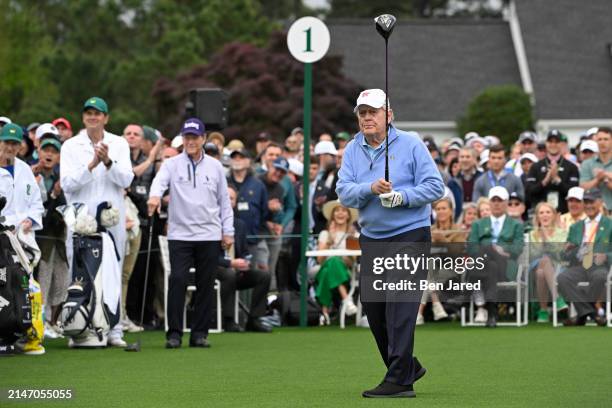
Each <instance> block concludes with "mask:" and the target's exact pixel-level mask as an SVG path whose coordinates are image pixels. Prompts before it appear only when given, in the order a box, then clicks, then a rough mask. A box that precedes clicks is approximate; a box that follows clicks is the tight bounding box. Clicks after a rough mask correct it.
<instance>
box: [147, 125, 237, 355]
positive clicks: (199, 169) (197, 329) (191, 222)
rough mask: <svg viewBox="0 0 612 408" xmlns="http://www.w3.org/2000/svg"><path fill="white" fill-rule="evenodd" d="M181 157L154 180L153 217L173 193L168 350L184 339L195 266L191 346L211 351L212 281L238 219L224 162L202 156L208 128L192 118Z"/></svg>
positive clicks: (170, 161)
mask: <svg viewBox="0 0 612 408" xmlns="http://www.w3.org/2000/svg"><path fill="white" fill-rule="evenodd" d="M181 135H182V137H183V148H184V150H183V153H181V154H179V155H178V156H175V157H173V158H171V159H168V160H166V161H165V162H164V163H163V164H162V167H161V168H160V170H159V173H157V175H156V176H155V179H153V184H152V185H151V193H150V197H149V201H148V207H149V216H151V215H152V214H153V213H154V212H155V211H159V208H160V203H161V197H162V196H163V194H164V192H165V191H166V190H168V189H169V190H170V205H169V207H168V246H169V250H170V269H171V273H170V278H169V288H168V315H167V316H166V318H167V319H168V332H167V333H166V340H167V341H166V348H179V347H180V346H181V337H182V335H183V309H184V306H185V292H186V290H187V276H188V273H189V268H191V267H195V270H196V274H195V280H196V287H197V291H196V292H195V298H194V300H193V308H194V310H193V318H192V321H191V339H190V341H189V346H190V347H210V344H209V343H208V340H207V337H208V325H209V323H210V320H211V316H212V306H213V299H214V290H213V287H214V276H215V272H216V269H217V264H218V262H219V255H220V254H221V250H222V248H223V249H228V248H229V247H231V245H232V244H233V241H234V215H233V211H232V206H231V203H230V200H229V194H228V191H227V181H226V179H225V172H224V170H223V166H222V165H221V163H220V162H219V161H218V160H216V159H214V158H212V157H210V156H207V155H206V154H205V153H204V150H203V146H204V143H205V142H206V133H205V130H204V124H203V123H202V122H201V121H200V120H199V119H197V118H192V119H188V120H187V121H185V123H184V124H183V129H182V131H181Z"/></svg>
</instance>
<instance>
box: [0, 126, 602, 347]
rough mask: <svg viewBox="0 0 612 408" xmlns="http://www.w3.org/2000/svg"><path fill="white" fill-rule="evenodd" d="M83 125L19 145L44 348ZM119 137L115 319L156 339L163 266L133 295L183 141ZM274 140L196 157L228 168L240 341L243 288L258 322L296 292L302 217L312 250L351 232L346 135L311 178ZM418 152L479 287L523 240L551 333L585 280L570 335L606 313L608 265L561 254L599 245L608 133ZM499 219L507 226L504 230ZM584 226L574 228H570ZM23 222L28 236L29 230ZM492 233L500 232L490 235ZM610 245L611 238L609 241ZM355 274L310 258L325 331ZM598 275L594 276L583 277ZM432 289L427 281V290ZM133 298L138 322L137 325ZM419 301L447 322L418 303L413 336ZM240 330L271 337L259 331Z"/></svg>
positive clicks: (143, 132)
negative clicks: (485, 265)
mask: <svg viewBox="0 0 612 408" xmlns="http://www.w3.org/2000/svg"><path fill="white" fill-rule="evenodd" d="M43 119H47V120H50V119H51V118H41V120H43ZM10 123H11V121H10V119H9V118H7V117H0V127H2V126H6V125H8V124H10ZM79 127H80V124H77V123H70V122H69V121H68V120H66V119H65V118H56V119H53V120H50V122H48V123H42V124H41V123H31V124H29V125H27V126H25V127H23V128H22V129H23V131H24V137H22V138H21V140H19V142H18V143H19V146H18V152H17V157H18V158H19V159H21V160H22V161H23V162H25V163H27V164H28V165H29V166H30V168H31V170H32V172H33V174H34V176H35V178H36V182H37V184H38V186H39V188H40V196H41V199H42V203H43V205H44V216H43V219H42V224H41V225H35V226H37V227H39V228H36V229H38V231H37V234H36V239H37V242H38V244H39V247H40V248H41V251H42V259H41V261H40V264H39V266H38V268H37V271H36V274H37V278H38V279H39V280H40V283H41V287H42V293H43V300H44V303H45V305H46V313H45V316H46V332H47V335H48V336H50V337H54V336H59V335H61V333H60V330H59V328H58V327H57V325H56V321H57V320H56V319H57V314H58V310H57V309H58V306H59V304H60V303H61V302H62V301H63V299H64V295H65V291H66V288H67V285H68V284H69V281H70V278H69V276H68V261H67V259H68V258H67V256H66V244H65V241H66V230H65V226H64V225H63V220H62V218H61V216H60V215H59V213H58V212H57V211H55V209H56V208H57V207H59V206H61V205H63V204H65V203H66V197H65V191H64V188H65V186H63V185H61V183H60V168H61V166H63V165H65V163H61V158H64V157H66V156H65V155H64V154H61V152H62V149H64V144H65V143H66V142H67V141H68V140H70V139H71V138H73V137H74V136H73V129H74V130H75V131H76V132H74V134H78V133H79V131H78V128H79ZM122 137H123V138H124V139H125V141H126V142H127V145H128V146H129V152H130V159H131V166H132V171H133V175H134V177H133V180H132V181H131V184H130V185H129V187H127V188H125V189H124V201H125V208H126V211H125V223H124V225H122V228H123V229H124V231H125V237H126V238H125V245H122V247H121V248H119V250H120V251H122V252H123V253H124V254H125V258H124V262H123V275H122V301H121V304H122V311H121V315H122V319H121V321H122V324H123V328H124V330H128V331H132V332H133V331H140V330H143V329H144V328H147V329H154V328H160V327H161V325H162V322H163V319H164V298H163V279H164V272H163V269H162V267H161V261H160V259H159V256H153V257H152V260H153V261H152V263H151V266H150V270H149V274H148V276H149V282H148V285H147V287H148V289H147V292H146V293H143V288H144V287H145V285H144V279H145V270H146V267H147V265H146V252H147V243H148V241H149V234H150V233H152V234H153V237H152V238H153V239H152V242H153V251H154V254H156V255H157V254H158V253H159V247H158V236H159V235H163V234H165V233H166V223H167V214H166V208H167V205H168V203H169V200H171V199H172V197H171V196H170V195H168V194H166V196H165V197H163V199H162V210H161V212H160V214H159V216H158V222H156V223H155V225H154V228H153V229H152V230H151V229H150V228H149V226H150V224H149V223H150V222H151V219H150V218H149V216H148V214H147V199H148V197H149V191H150V188H151V183H152V180H153V178H154V177H155V174H156V172H157V171H158V170H159V168H160V166H161V163H162V162H163V161H164V160H166V159H168V158H170V157H173V156H175V155H177V154H181V152H182V139H181V136H176V137H172V136H171V135H162V134H161V133H160V132H159V131H157V130H155V129H154V128H153V127H150V126H145V125H141V124H130V125H128V126H126V127H125V129H124V130H123V134H122ZM282 137H283V135H270V134H268V133H267V132H265V131H264V132H261V133H260V134H259V135H257V137H256V142H255V145H254V146H245V145H244V143H243V141H241V140H239V139H234V140H226V139H225V136H224V135H223V134H222V133H221V132H210V133H209V134H208V137H207V140H206V144H205V146H204V149H205V152H206V154H207V155H208V156H211V157H214V158H216V159H217V160H219V161H220V162H221V163H222V164H223V166H224V167H225V169H226V174H227V180H228V186H229V190H230V198H231V201H232V207H233V209H234V214H235V218H236V225H235V228H236V230H237V231H238V230H240V231H242V233H241V236H242V237H243V238H244V239H241V240H238V239H237V240H236V243H235V246H234V249H233V250H232V251H228V252H226V254H225V257H224V259H225V261H223V262H221V268H222V269H224V270H225V271H220V272H219V274H218V276H217V277H218V278H219V279H220V280H221V281H222V282H223V284H224V285H226V286H225V289H224V290H223V291H222V293H223V305H224V311H223V318H224V319H223V320H224V322H223V324H224V327H225V329H226V330H228V331H241V330H242V327H240V325H238V324H236V322H234V318H233V315H234V309H233V307H234V306H233V305H234V298H233V296H235V290H236V289H245V288H253V293H252V296H251V297H252V299H251V300H252V302H251V305H250V307H251V311H252V312H253V313H254V314H255V315H257V316H263V315H264V314H265V313H266V306H267V297H268V295H269V294H270V293H275V292H280V291H286V290H298V289H299V278H298V273H299V272H298V262H299V258H300V256H301V253H300V243H299V240H300V238H299V237H300V234H301V221H300V219H301V214H302V212H303V211H306V212H307V213H308V219H309V224H308V228H309V231H310V233H311V234H312V236H313V237H314V239H312V240H311V242H310V248H311V249H316V248H318V249H329V248H345V247H346V239H347V237H349V236H354V235H355V234H357V233H358V226H357V224H356V221H357V217H358V214H357V211H355V210H354V209H347V208H345V207H343V206H341V205H340V204H339V203H338V201H337V194H336V191H335V186H336V183H337V180H338V170H339V168H340V166H341V165H342V155H343V151H344V147H345V146H346V144H347V143H350V142H351V139H352V136H351V135H350V134H349V133H347V132H339V133H337V134H336V135H335V136H332V135H330V134H327V133H324V134H321V135H318V137H314V141H313V143H312V144H311V145H310V146H306V148H309V149H310V153H311V161H310V167H309V168H305V167H304V165H303V155H304V133H303V130H302V129H301V128H295V129H293V130H292V131H291V132H290V134H289V135H286V136H285V137H284V140H282V141H281V138H282ZM16 140H17V139H14V140H13V141H12V142H11V143H15V141H16ZM423 142H424V143H425V145H426V146H427V149H428V150H429V152H430V153H431V155H432V157H433V158H434V160H435V162H436V164H437V165H438V168H439V171H440V173H441V174H442V177H443V180H444V182H445V184H446V186H447V194H446V196H445V197H444V198H443V199H442V200H440V201H438V202H436V203H434V205H433V206H432V209H433V211H432V238H433V242H434V244H446V243H462V242H463V243H465V242H468V241H469V242H477V243H481V244H482V243H485V242H486V243H487V244H491V248H493V250H492V251H493V252H491V253H490V255H491V256H492V257H493V258H496V259H498V262H499V263H500V267H499V269H498V271H499V274H498V276H495V277H492V276H490V275H489V276H483V277H482V278H483V279H485V280H489V281H493V282H497V281H498V280H500V279H512V278H513V273H512V270H513V268H514V269H516V265H512V264H513V263H516V262H515V261H516V259H515V258H516V257H517V256H518V254H519V253H520V251H518V249H517V248H518V247H517V244H519V245H520V246H522V245H523V244H524V236H525V234H526V236H527V237H528V240H529V242H535V243H543V244H551V247H550V248H544V247H542V248H540V252H539V253H537V254H536V256H534V257H533V260H532V262H530V268H531V269H532V270H533V276H534V277H535V278H534V279H535V280H534V282H535V288H536V289H535V290H536V293H537V298H538V306H539V312H538V314H537V321H538V322H545V321H546V322H547V321H549V318H550V314H549V313H550V312H549V305H550V301H551V300H552V299H556V301H557V302H558V303H557V309H558V310H566V309H567V306H568V305H567V303H566V302H565V301H564V299H563V298H564V297H565V296H569V297H572V296H574V295H576V294H575V293H574V292H575V286H576V283H577V282H579V281H583V280H586V281H590V282H591V290H592V291H593V293H592V296H594V298H595V299H599V300H600V301H597V302H590V303H589V302H582V303H580V302H576V305H577V306H576V309H577V311H578V314H577V316H576V318H575V319H573V320H571V321H568V324H572V322H573V323H574V324H584V323H585V322H586V320H587V318H589V317H592V318H593V319H596V320H597V322H599V321H600V320H599V318H600V317H602V313H603V306H602V302H603V297H602V296H603V290H604V286H603V280H602V279H603V278H602V276H605V273H603V272H601V270H604V269H605V271H606V272H607V269H606V268H605V267H606V266H608V265H609V262H610V261H609V260H608V258H607V255H605V253H604V254H603V255H604V256H600V255H601V254H602V252H597V250H596V251H595V252H596V253H595V254H594V257H593V255H592V254H590V253H589V252H588V251H587V250H580V249H578V250H576V251H574V252H572V251H567V250H564V248H565V247H562V246H561V244H562V243H563V244H565V243H566V241H569V242H573V244H574V246H573V247H572V248H571V249H572V250H574V249H576V248H581V247H582V246H583V244H585V243H589V242H593V241H594V240H597V239H596V237H595V236H596V235H597V234H599V230H598V229H597V226H598V225H599V226H600V227H601V228H603V226H606V228H607V222H608V221H605V220H607V219H608V218H607V217H608V215H609V211H610V210H612V160H611V159H612V130H611V129H609V128H607V127H600V128H593V129H589V130H588V131H586V132H585V133H584V134H583V135H582V136H581V137H580V141H579V143H578V144H577V145H576V146H574V147H573V149H571V148H570V146H569V141H568V138H567V136H566V135H564V134H563V133H562V132H560V131H558V130H554V129H553V130H550V131H548V132H547V133H546V134H545V135H543V138H540V136H539V135H537V134H536V133H535V132H533V131H530V130H526V131H525V132H523V133H521V134H520V135H517V138H516V142H515V143H514V144H512V145H510V146H504V145H502V144H500V140H499V139H498V138H497V137H495V136H485V137H482V136H480V135H478V134H476V133H475V132H470V133H468V134H466V135H465V136H464V137H453V138H451V139H448V140H445V141H444V142H442V143H440V145H439V146H438V143H437V142H436V140H434V138H433V137H430V136H425V137H423ZM7 143H9V141H8V139H3V140H0V145H2V144H7ZM3 168H4V169H6V167H3ZM9 171H10V170H9ZM304 177H308V179H309V181H310V189H309V191H308V193H307V196H304V195H303V189H302V182H303V180H304ZM304 206H306V208H303V207H304ZM506 218H507V219H509V220H511V221H512V222H506ZM602 218H603V219H604V221H602ZM585 219H586V220H587V221H586V222H585V223H584V228H582V229H578V228H574V229H571V228H572V225H574V224H577V223H580V222H581V221H583V220H585ZM25 220H26V222H29V223H30V224H32V221H31V220H30V219H29V218H25ZM497 222H500V223H501V224H500V225H499V226H497V224H496V223H497ZM34 224H36V223H34ZM589 224H591V225H590V226H589ZM593 225H595V227H593ZM593 228H595V229H593ZM601 228H600V229H601ZM506 230H507V231H508V232H506ZM568 234H569V236H568ZM602 239H603V238H602ZM609 240H610V237H608V240H607V241H605V242H609ZM602 242H603V241H602ZM555 243H557V245H556V246H555ZM553 247H554V248H553ZM517 251H518V252H517ZM229 252H231V253H229ZM591 252H592V251H591ZM604 252H608V251H604ZM610 252H612V251H610ZM572 257H573V258H572ZM585 258H586V261H585V262H583V261H584V260H585ZM590 258H593V259H590ZM246 260H248V261H249V262H250V264H251V265H254V268H252V269H254V270H256V271H257V272H256V274H255V275H252V276H248V278H247V277H245V276H241V274H240V271H244V270H245V268H246ZM563 260H565V262H568V263H569V265H571V267H570V268H568V269H567V270H566V271H565V272H563V273H561V275H560V276H559V278H558V279H559V288H558V289H557V287H556V285H555V284H554V275H555V270H556V268H557V265H559V264H560V263H561V262H563ZM354 262H355V259H351V258H348V257H345V258H337V259H334V258H323V257H320V258H318V259H316V260H312V261H311V264H310V265H309V266H310V268H309V272H310V278H311V280H312V283H313V288H314V290H313V295H314V296H316V298H317V300H318V302H319V303H320V305H321V307H322V310H323V313H322V317H321V324H329V322H330V315H331V313H332V311H333V310H334V308H335V307H336V308H338V307H339V305H341V304H344V305H345V310H346V311H347V314H349V315H350V314H355V313H356V311H357V307H356V306H355V303H354V300H353V299H352V298H350V297H348V294H347V293H348V289H349V287H348V284H349V278H350V270H351V267H352V265H353V263H354ZM595 269H597V273H585V270H586V271H591V270H595ZM227 270H233V271H235V272H236V273H228V272H227ZM602 273H603V275H602ZM438 278H439V277H433V276H430V279H438ZM492 287H493V286H491V284H490V283H489V284H488V285H487V288H486V290H483V291H482V292H483V293H475V294H474V299H475V302H476V305H477V310H476V321H478V322H482V323H485V322H487V323H488V324H491V325H494V323H495V322H494V321H492V320H494V319H495V318H496V316H497V313H498V312H497V307H498V305H497V303H496V302H492V301H490V298H491V297H493V295H491V294H490V293H484V292H486V291H492V290H494V289H492ZM228 288H229V289H228ZM557 290H559V292H560V293H557ZM143 299H144V305H145V313H144V316H145V318H144V321H142V322H140V321H139V320H140V318H139V315H140V305H141V304H143ZM428 300H431V302H432V310H433V318H434V319H435V320H441V319H446V318H448V317H449V314H450V313H447V311H446V310H445V307H444V306H443V302H442V300H441V299H440V298H439V296H438V294H437V293H436V292H435V291H428V292H426V294H425V296H424V302H423V306H422V307H421V311H420V313H419V320H418V323H419V324H421V323H424V322H425V318H424V312H425V301H428ZM141 323H142V326H141ZM143 326H144V327H143ZM247 329H252V330H255V331H269V330H268V328H266V327H265V326H263V325H258V324H254V325H250V327H247Z"/></svg>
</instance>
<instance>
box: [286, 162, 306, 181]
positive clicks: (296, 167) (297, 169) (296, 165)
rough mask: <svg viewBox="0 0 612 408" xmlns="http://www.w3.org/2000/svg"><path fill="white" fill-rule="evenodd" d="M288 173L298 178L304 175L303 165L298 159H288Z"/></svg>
mask: <svg viewBox="0 0 612 408" xmlns="http://www.w3.org/2000/svg"><path fill="white" fill-rule="evenodd" d="M287 161H288V162H289V171H290V172H292V173H293V174H295V175H296V176H298V177H302V176H303V175H304V163H302V162H301V161H299V160H298V159H289V160H287Z"/></svg>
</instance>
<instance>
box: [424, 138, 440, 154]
mask: <svg viewBox="0 0 612 408" xmlns="http://www.w3.org/2000/svg"><path fill="white" fill-rule="evenodd" d="M423 143H425V147H427V150H429V151H430V152H433V151H437V150H438V146H437V145H436V142H434V141H433V140H432V139H424V140H423Z"/></svg>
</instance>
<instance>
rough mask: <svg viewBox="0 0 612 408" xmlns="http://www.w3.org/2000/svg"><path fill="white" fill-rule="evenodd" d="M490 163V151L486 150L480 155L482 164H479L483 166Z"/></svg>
mask: <svg viewBox="0 0 612 408" xmlns="http://www.w3.org/2000/svg"><path fill="white" fill-rule="evenodd" d="M488 161H489V149H486V150H483V151H482V152H481V153H480V162H479V163H478V164H479V165H480V166H482V165H483V164H485V163H486V162H488Z"/></svg>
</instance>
